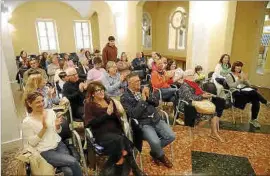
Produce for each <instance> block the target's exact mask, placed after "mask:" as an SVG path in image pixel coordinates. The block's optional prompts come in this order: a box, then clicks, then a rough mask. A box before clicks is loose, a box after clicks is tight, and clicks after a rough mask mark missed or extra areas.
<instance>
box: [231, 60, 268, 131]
mask: <svg viewBox="0 0 270 176" xmlns="http://www.w3.org/2000/svg"><path fill="white" fill-rule="evenodd" d="M243 66H244V64H243V63H242V62H240V61H236V62H234V63H233V65H232V71H231V73H229V74H227V76H226V81H227V83H228V85H229V87H230V89H231V90H232V91H233V94H232V95H233V98H234V106H235V107H237V108H240V109H245V106H246V104H247V103H251V104H252V107H251V120H250V121H249V122H250V123H251V124H252V125H253V126H254V127H256V128H257V127H261V125H260V123H259V122H258V120H257V118H258V114H259V111H260V103H262V104H265V105H267V106H268V107H270V102H268V101H267V100H266V99H265V98H264V97H263V96H262V95H261V94H260V93H259V92H257V90H256V89H254V88H252V87H251V84H250V83H249V81H248V78H247V75H246V74H244V73H243V71H242V67H243ZM235 89H237V91H234V90H235Z"/></svg>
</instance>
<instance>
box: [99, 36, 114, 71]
mask: <svg viewBox="0 0 270 176" xmlns="http://www.w3.org/2000/svg"><path fill="white" fill-rule="evenodd" d="M102 60H103V66H104V67H105V66H106V65H107V62H108V61H114V62H116V61H117V47H116V46H115V38H114V36H110V37H109V38H108V43H107V44H106V46H105V47H104V48H103V51H102Z"/></svg>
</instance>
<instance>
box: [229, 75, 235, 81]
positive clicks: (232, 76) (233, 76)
mask: <svg viewBox="0 0 270 176" xmlns="http://www.w3.org/2000/svg"><path fill="white" fill-rule="evenodd" d="M229 74H230V75H231V77H232V79H233V82H235V78H234V76H233V74H232V73H229Z"/></svg>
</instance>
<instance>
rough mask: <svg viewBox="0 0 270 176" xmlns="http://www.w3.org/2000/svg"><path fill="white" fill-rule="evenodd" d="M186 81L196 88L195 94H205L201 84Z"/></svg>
mask: <svg viewBox="0 0 270 176" xmlns="http://www.w3.org/2000/svg"><path fill="white" fill-rule="evenodd" d="M184 82H185V83H187V84H188V85H189V86H190V87H192V88H193V89H195V95H201V94H203V90H202V89H201V88H200V87H199V85H198V84H197V83H195V82H193V81H189V80H186V79H185V80H184Z"/></svg>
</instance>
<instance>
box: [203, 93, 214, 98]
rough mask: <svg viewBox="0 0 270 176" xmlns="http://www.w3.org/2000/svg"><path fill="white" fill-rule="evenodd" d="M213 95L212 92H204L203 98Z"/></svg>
mask: <svg viewBox="0 0 270 176" xmlns="http://www.w3.org/2000/svg"><path fill="white" fill-rule="evenodd" d="M212 96H213V95H212V94H210V93H203V94H202V97H203V98H211V97H212Z"/></svg>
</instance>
